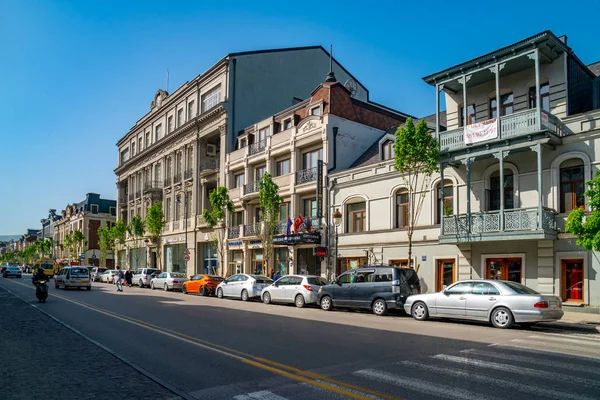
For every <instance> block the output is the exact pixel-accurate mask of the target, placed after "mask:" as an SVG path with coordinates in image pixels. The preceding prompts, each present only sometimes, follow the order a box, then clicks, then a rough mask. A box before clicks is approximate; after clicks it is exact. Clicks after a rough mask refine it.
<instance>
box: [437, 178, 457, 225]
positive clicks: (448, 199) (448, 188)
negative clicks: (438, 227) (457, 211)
mask: <svg viewBox="0 0 600 400" xmlns="http://www.w3.org/2000/svg"><path fill="white" fill-rule="evenodd" d="M436 193H437V203H436V205H435V207H436V209H437V213H436V223H437V224H439V223H440V222H441V220H442V215H452V214H454V186H453V185H452V181H451V180H450V179H444V208H443V209H442V208H440V202H441V201H442V190H441V182H440V183H438V184H437V187H436Z"/></svg>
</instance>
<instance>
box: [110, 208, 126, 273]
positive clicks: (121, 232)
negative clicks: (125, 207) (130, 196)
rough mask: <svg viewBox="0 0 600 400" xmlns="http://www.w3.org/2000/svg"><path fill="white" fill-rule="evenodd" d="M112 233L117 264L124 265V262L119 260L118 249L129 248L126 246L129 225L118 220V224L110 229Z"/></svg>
mask: <svg viewBox="0 0 600 400" xmlns="http://www.w3.org/2000/svg"><path fill="white" fill-rule="evenodd" d="M110 229H111V231H112V239H113V241H112V250H113V253H114V256H115V263H116V264H117V265H118V264H119V263H123V260H119V257H118V251H117V250H118V249H120V248H122V247H125V248H127V246H126V245H125V239H126V236H125V235H126V233H127V225H125V223H124V222H123V220H122V219H120V218H119V219H117V222H116V223H115V224H114V225H113V226H112V227H111V228H110Z"/></svg>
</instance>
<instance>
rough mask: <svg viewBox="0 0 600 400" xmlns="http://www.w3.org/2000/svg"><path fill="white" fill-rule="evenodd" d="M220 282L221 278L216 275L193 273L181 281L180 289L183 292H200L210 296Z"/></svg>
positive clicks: (202, 294)
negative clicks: (186, 279) (189, 277)
mask: <svg viewBox="0 0 600 400" xmlns="http://www.w3.org/2000/svg"><path fill="white" fill-rule="evenodd" d="M221 282H223V278H221V277H220V276H217V275H195V276H192V277H191V279H190V280H188V281H185V282H184V283H183V286H182V287H181V290H182V291H183V293H184V294H188V293H200V295H201V296H210V295H214V294H215V290H216V289H217V286H218V285H219V283H221Z"/></svg>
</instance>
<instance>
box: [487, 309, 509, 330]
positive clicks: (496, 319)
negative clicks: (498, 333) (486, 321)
mask: <svg viewBox="0 0 600 400" xmlns="http://www.w3.org/2000/svg"><path fill="white" fill-rule="evenodd" d="M491 320H492V325H494V327H496V328H500V329H508V328H510V327H511V326H512V325H513V323H514V319H513V316H512V313H511V312H510V310H509V309H508V308H505V307H498V308H496V309H495V310H494V311H493V312H492V318H491Z"/></svg>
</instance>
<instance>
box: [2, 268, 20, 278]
mask: <svg viewBox="0 0 600 400" xmlns="http://www.w3.org/2000/svg"><path fill="white" fill-rule="evenodd" d="M21 274H22V273H21V268H19V267H6V268H5V269H4V271H3V272H2V277H3V278H8V277H10V276H14V277H16V278H20V277H21Z"/></svg>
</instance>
